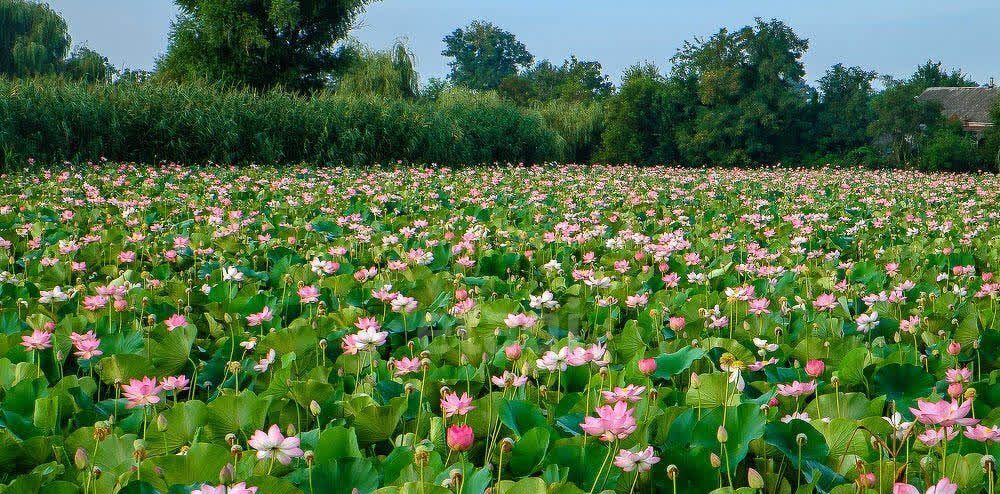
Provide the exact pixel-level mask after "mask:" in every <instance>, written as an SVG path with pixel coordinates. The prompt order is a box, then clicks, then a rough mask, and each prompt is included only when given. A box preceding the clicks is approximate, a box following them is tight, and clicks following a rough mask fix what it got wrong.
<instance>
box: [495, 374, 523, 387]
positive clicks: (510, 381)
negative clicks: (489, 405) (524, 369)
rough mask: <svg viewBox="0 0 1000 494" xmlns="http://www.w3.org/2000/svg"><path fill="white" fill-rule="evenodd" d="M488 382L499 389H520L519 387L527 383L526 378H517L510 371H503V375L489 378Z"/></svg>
mask: <svg viewBox="0 0 1000 494" xmlns="http://www.w3.org/2000/svg"><path fill="white" fill-rule="evenodd" d="M490 381H492V382H493V384H495V385H496V386H497V387H500V388H509V387H515V388H520V387H521V386H524V385H525V383H527V382H528V376H519V375H517V374H514V373H513V372H511V371H506V370H505V371H503V375H501V376H493V377H491V378H490Z"/></svg>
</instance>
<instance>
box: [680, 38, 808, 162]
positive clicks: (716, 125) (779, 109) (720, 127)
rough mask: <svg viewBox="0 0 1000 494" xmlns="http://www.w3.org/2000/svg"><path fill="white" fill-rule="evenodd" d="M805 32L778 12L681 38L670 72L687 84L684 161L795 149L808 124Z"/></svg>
mask: <svg viewBox="0 0 1000 494" xmlns="http://www.w3.org/2000/svg"><path fill="white" fill-rule="evenodd" d="M808 46H809V42H808V40H805V39H803V38H799V37H798V36H796V35H795V32H794V31H792V29H791V28H790V27H788V26H787V25H785V24H784V23H782V22H781V21H778V20H770V21H764V20H762V19H757V20H756V23H755V25H753V26H746V27H744V28H742V29H740V30H738V31H735V32H730V31H728V30H727V29H722V30H720V31H719V32H718V33H716V34H714V35H713V36H711V37H710V38H709V39H707V40H701V39H695V40H694V41H689V42H686V43H685V44H684V46H683V47H682V48H681V49H680V50H679V51H678V52H677V55H675V56H674V58H673V59H672V61H673V62H674V69H673V74H672V78H673V79H675V80H677V81H679V83H680V85H681V87H683V88H685V90H686V91H688V93H689V94H688V95H687V96H686V97H685V98H684V99H685V100H686V101H687V102H688V104H690V105H693V106H692V107H691V111H690V113H691V114H692V119H691V121H690V122H687V123H686V124H685V125H684V126H683V127H682V128H681V130H680V131H679V132H678V134H677V136H678V147H679V148H680V151H681V153H682V155H683V156H684V158H685V161H687V162H688V163H698V164H702V163H712V164H721V165H730V166H732V165H748V164H753V163H766V162H775V161H778V160H781V159H783V158H787V157H792V156H795V155H797V154H799V153H801V151H802V149H803V147H804V146H803V145H802V142H801V137H800V136H802V135H804V134H805V133H806V130H807V129H808V126H809V120H808V118H805V117H806V116H807V112H806V111H805V110H806V104H807V102H808V101H809V98H810V97H811V94H812V92H811V91H810V88H809V87H808V86H807V85H806V84H805V82H804V79H803V77H804V75H805V69H804V68H803V65H802V55H803V54H804V53H805V51H806V49H807V48H808Z"/></svg>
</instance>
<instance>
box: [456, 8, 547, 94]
mask: <svg viewBox="0 0 1000 494" xmlns="http://www.w3.org/2000/svg"><path fill="white" fill-rule="evenodd" d="M444 44H445V49H444V51H442V52H441V54H442V55H444V56H446V57H450V58H453V59H454V60H452V61H451V62H448V66H449V67H451V73H450V74H448V79H449V80H450V81H451V82H452V83H453V84H456V85H461V86H465V87H468V88H471V89H478V90H488V89H496V88H497V87H498V86H500V83H501V81H503V80H504V79H505V78H507V77H510V76H513V75H516V74H517V73H518V71H519V70H520V69H521V68H523V67H526V66H528V65H529V64H530V63H531V62H532V61H533V60H534V57H533V56H532V55H531V53H529V52H528V49H527V48H526V47H525V46H524V44H523V43H521V42H520V41H518V40H517V38H515V37H514V35H513V34H511V33H509V32H507V31H504V30H503V29H500V28H499V27H497V26H496V25H494V24H492V23H489V22H485V21H473V22H472V23H470V24H469V25H468V26H466V27H465V28H459V29H456V30H455V31H453V32H452V33H451V34H449V35H448V36H445V38H444Z"/></svg>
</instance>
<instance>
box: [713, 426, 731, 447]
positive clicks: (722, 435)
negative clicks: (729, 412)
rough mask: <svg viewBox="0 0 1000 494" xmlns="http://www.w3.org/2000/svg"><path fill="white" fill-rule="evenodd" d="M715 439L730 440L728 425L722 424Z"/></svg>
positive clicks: (722, 441)
mask: <svg viewBox="0 0 1000 494" xmlns="http://www.w3.org/2000/svg"><path fill="white" fill-rule="evenodd" d="M715 439H716V440H717V441H719V442H720V443H724V442H726V441H729V433H728V432H726V427H725V426H722V425H720V426H719V428H718V430H716V431H715Z"/></svg>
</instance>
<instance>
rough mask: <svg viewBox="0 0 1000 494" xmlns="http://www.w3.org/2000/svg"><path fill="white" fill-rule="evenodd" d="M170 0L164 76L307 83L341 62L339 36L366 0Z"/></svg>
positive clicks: (327, 75)
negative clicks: (172, 10) (173, 8)
mask: <svg viewBox="0 0 1000 494" xmlns="http://www.w3.org/2000/svg"><path fill="white" fill-rule="evenodd" d="M175 1H176V3H177V5H178V6H179V7H180V10H181V13H180V15H179V16H178V18H177V20H176V21H175V22H174V24H173V28H172V30H171V34H170V45H169V47H168V49H167V53H166V55H165V56H164V57H163V58H162V59H161V60H160V61H159V63H158V69H159V71H160V73H161V75H162V76H163V77H165V78H168V79H181V80H184V79H199V80H209V81H222V82H226V83H230V84H234V85H242V86H248V87H253V88H259V89H266V88H270V87H273V86H283V87H285V88H288V89H293V90H309V89H316V88H319V87H323V86H326V85H327V84H328V83H329V82H330V81H331V80H332V75H333V73H334V72H335V71H336V70H337V69H338V68H340V67H343V62H344V57H343V50H342V47H340V46H339V44H338V42H339V41H340V40H342V39H344V38H345V37H346V36H347V33H348V31H350V29H351V25H352V23H353V21H354V19H355V18H356V17H357V15H358V14H360V13H361V12H362V11H363V9H364V6H365V5H366V4H367V3H369V1H370V0H175Z"/></svg>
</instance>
